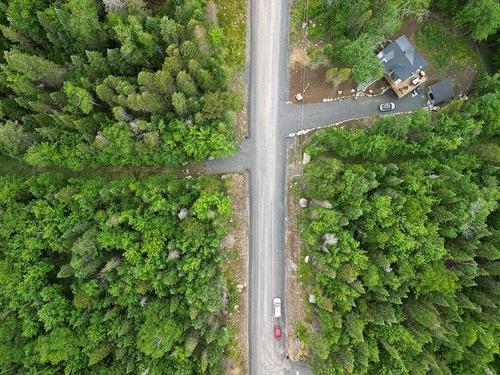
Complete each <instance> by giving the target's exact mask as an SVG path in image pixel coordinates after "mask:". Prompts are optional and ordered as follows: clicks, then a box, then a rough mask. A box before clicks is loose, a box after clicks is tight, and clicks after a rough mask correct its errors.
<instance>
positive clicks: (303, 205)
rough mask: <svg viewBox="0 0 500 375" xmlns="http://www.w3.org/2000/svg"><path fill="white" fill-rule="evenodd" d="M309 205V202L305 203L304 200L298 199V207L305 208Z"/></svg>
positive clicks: (305, 200)
mask: <svg viewBox="0 0 500 375" xmlns="http://www.w3.org/2000/svg"><path fill="white" fill-rule="evenodd" d="M308 205H309V202H308V201H307V199H306V198H300V199H299V206H300V207H302V208H306V207H307V206H308Z"/></svg>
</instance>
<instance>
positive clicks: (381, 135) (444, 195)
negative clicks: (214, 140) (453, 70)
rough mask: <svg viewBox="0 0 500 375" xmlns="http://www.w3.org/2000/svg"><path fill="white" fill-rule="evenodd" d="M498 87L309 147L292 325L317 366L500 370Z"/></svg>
mask: <svg viewBox="0 0 500 375" xmlns="http://www.w3.org/2000/svg"><path fill="white" fill-rule="evenodd" d="M498 84H499V82H498V75H496V76H495V77H488V78H487V79H484V80H482V81H481V82H480V84H479V85H478V87H477V90H478V91H477V94H478V96H477V97H475V98H474V99H471V100H469V101H467V102H461V101H456V102H452V103H451V104H450V105H449V106H448V107H446V108H444V109H443V110H442V111H441V112H440V113H438V114H437V115H431V114H430V113H428V112H426V111H424V110H421V111H419V112H416V113H414V114H411V115H404V116H389V117H383V118H379V119H377V120H376V121H375V125H374V126H373V127H372V128H367V129H355V130H347V129H339V128H333V129H328V130H324V131H320V132H318V133H317V134H315V135H314V136H313V137H312V139H311V140H310V142H309V143H308V145H307V147H306V152H307V153H308V154H309V155H310V156H311V162H310V163H309V164H307V165H306V166H305V169H304V172H303V178H302V181H301V186H302V192H301V197H303V198H305V199H307V202H308V207H307V208H304V209H303V211H302V214H301V217H302V229H301V241H302V243H303V246H304V248H303V255H304V256H308V261H307V262H305V261H304V260H303V261H302V262H301V266H300V268H301V274H302V276H303V282H304V284H305V285H307V291H308V293H309V301H310V302H311V303H310V304H309V306H310V316H309V318H308V320H307V322H304V324H303V325H302V326H301V327H300V329H299V333H300V335H301V338H302V339H303V340H305V341H306V342H307V343H308V344H309V347H310V350H311V364H312V367H313V370H314V373H315V374H324V375H326V374H358V375H361V374H381V375H382V374H383V375H386V374H398V375H404V374H442V375H445V374H446V375H451V374H453V375H471V374H495V373H498V372H499V371H500V368H499V367H498V365H499V363H500V351H499V337H500V315H499V309H500V294H499V291H500V285H499V279H498V276H499V271H498V266H499V264H500V263H499V262H500V252H499V248H500V247H499V243H500V242H499V241H500V211H499V186H498V180H499V170H500V169H499V167H500V164H499V163H500V159H499V155H500V149H499V136H500V117H499V113H500V91H498V87H499V86H498ZM303 259H304V258H303Z"/></svg>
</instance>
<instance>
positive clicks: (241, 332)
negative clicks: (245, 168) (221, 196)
mask: <svg viewBox="0 0 500 375" xmlns="http://www.w3.org/2000/svg"><path fill="white" fill-rule="evenodd" d="M224 178H227V180H228V192H229V196H230V199H231V204H232V207H233V216H232V218H231V222H232V224H233V225H232V228H231V230H230V231H229V233H228V234H227V236H226V237H225V238H224V241H223V243H222V247H223V251H224V253H225V256H224V260H223V262H222V268H223V272H225V273H226V274H227V275H228V277H229V279H230V282H231V283H234V286H235V287H236V293H238V302H237V306H236V308H235V311H234V312H232V313H229V322H228V324H229V326H232V327H234V328H235V336H234V338H233V340H232V342H231V343H230V345H229V353H228V356H227V358H226V361H225V363H224V375H243V374H246V373H247V372H248V336H247V326H248V306H247V301H248V294H247V291H248V249H249V242H248V228H249V195H248V175H247V174H231V175H226V176H224Z"/></svg>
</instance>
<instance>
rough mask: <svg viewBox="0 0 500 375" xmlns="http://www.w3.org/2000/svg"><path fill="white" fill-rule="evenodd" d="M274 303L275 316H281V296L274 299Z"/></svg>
mask: <svg viewBox="0 0 500 375" xmlns="http://www.w3.org/2000/svg"><path fill="white" fill-rule="evenodd" d="M273 305H274V317H275V318H281V300H280V299H279V298H275V299H274V300H273Z"/></svg>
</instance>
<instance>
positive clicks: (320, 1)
mask: <svg viewBox="0 0 500 375" xmlns="http://www.w3.org/2000/svg"><path fill="white" fill-rule="evenodd" d="M431 12H438V13H439V14H440V15H442V16H443V17H445V18H446V23H447V24H448V25H449V24H450V23H451V24H452V25H453V26H454V27H455V28H457V29H459V30H461V31H462V32H464V33H465V34H466V35H467V37H468V38H470V39H472V40H474V41H477V42H488V41H489V40H497V33H498V29H499V27H500V4H499V3H498V2H497V1H493V0H468V1H458V0H424V1H407V0H384V1H369V0H356V1H350V0H341V1H329V0H295V1H294V3H293V8H292V15H291V25H292V26H291V29H292V41H298V40H299V39H301V38H303V39H307V40H308V43H307V45H308V48H307V54H308V60H309V65H310V66H311V67H313V68H314V67H315V66H318V65H325V64H326V65H331V66H332V67H333V68H334V69H337V71H338V70H339V69H338V68H344V69H350V75H351V78H352V79H353V80H354V81H355V82H357V83H362V82H367V81H371V80H376V79H379V78H381V77H382V74H383V71H382V67H381V65H380V63H379V61H378V59H377V57H376V55H375V53H374V51H375V49H376V48H377V47H378V46H380V44H381V43H382V42H384V41H386V40H387V39H388V38H390V37H391V36H392V35H394V34H395V33H396V32H397V31H398V30H399V29H400V27H401V26H402V25H403V24H404V22H405V20H406V19H407V18H408V17H412V18H416V19H417V20H418V21H419V22H420V21H422V20H424V19H425V18H426V17H427V16H428V15H429V14H430V13H431ZM435 31H437V32H439V31H441V30H440V28H438V27H437V26H436V25H435V24H431V26H428V27H427V29H426V30H424V31H423V34H422V35H421V37H422V38H421V39H423V40H424V42H426V43H427V47H428V48H429V50H430V51H432V53H433V54H434V55H435V56H436V57H438V60H437V61H438V64H439V65H440V66H441V67H442V66H443V65H444V62H443V61H442V58H441V55H444V52H441V51H440V55H438V52H437V47H438V46H437V43H439V42H438V40H441V39H440V38H441V37H443V38H444V39H446V40H449V41H451V44H447V45H446V48H447V50H449V49H450V48H451V47H453V46H455V47H458V48H459V50H458V51H457V52H456V53H458V54H459V55H460V57H463V55H467V53H464V52H463V45H462V40H461V39H460V38H459V39H457V40H455V39H454V38H451V34H450V32H449V31H448V30H447V32H446V33H444V35H442V34H433V32H435ZM448 37H450V38H448ZM441 43H443V42H441ZM454 54H455V51H453V54H452V55H450V56H454ZM455 57H456V56H455ZM459 60H460V59H459ZM334 73H335V71H332V72H331V73H330V75H331V74H334Z"/></svg>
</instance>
